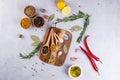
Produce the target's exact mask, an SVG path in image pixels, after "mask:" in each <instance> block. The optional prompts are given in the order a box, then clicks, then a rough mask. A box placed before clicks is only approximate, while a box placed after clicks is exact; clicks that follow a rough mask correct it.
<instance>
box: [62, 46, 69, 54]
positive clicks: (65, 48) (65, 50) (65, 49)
mask: <svg viewBox="0 0 120 80" xmlns="http://www.w3.org/2000/svg"><path fill="white" fill-rule="evenodd" d="M63 51H64V53H65V54H66V53H67V52H68V48H67V46H66V45H64V46H63Z"/></svg>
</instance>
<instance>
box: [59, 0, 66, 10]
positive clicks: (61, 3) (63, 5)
mask: <svg viewBox="0 0 120 80" xmlns="http://www.w3.org/2000/svg"><path fill="white" fill-rule="evenodd" d="M65 6H66V2H65V1H58V3H57V7H58V8H59V9H63V8H64V7H65Z"/></svg>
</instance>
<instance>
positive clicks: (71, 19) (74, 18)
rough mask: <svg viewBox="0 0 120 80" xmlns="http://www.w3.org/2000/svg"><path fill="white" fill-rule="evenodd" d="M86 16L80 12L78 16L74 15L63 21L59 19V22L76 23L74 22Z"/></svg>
mask: <svg viewBox="0 0 120 80" xmlns="http://www.w3.org/2000/svg"><path fill="white" fill-rule="evenodd" d="M85 16H86V15H85V14H84V13H83V12H81V11H79V12H78V14H73V15H71V16H69V17H65V18H63V19H59V18H58V19H57V21H58V22H68V21H74V20H77V19H79V18H84V17H85Z"/></svg>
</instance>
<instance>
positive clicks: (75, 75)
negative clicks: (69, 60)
mask: <svg viewBox="0 0 120 80" xmlns="http://www.w3.org/2000/svg"><path fill="white" fill-rule="evenodd" d="M76 69H77V70H76ZM71 73H73V74H71ZM82 73H83V70H82V68H81V67H80V66H79V65H72V66H70V67H69V69H68V74H69V76H70V77H71V78H72V79H77V78H80V77H81V76H82Z"/></svg>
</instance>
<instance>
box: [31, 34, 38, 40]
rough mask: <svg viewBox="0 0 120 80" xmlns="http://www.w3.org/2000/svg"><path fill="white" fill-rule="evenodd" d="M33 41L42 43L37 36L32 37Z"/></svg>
mask: <svg viewBox="0 0 120 80" xmlns="http://www.w3.org/2000/svg"><path fill="white" fill-rule="evenodd" d="M31 39H32V40H33V41H35V42H36V41H39V42H40V39H39V37H38V36H35V35H31Z"/></svg>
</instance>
